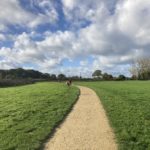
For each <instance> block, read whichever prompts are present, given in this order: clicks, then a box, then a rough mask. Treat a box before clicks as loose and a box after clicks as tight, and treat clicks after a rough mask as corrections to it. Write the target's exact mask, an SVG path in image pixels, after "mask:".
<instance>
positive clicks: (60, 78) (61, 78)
mask: <svg viewBox="0 0 150 150" xmlns="http://www.w3.org/2000/svg"><path fill="white" fill-rule="evenodd" d="M65 79H66V76H65V75H64V74H59V75H58V80H59V81H63V80H65Z"/></svg>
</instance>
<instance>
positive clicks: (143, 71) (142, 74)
mask: <svg viewBox="0 0 150 150" xmlns="http://www.w3.org/2000/svg"><path fill="white" fill-rule="evenodd" d="M129 71H130V73H131V74H132V78H134V79H140V80H148V79H150V58H148V57H143V58H139V59H136V60H135V61H134V63H133V64H132V66H131V68H130V70H129Z"/></svg>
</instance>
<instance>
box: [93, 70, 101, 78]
mask: <svg viewBox="0 0 150 150" xmlns="http://www.w3.org/2000/svg"><path fill="white" fill-rule="evenodd" d="M92 77H93V78H98V79H101V78H102V71H101V70H95V71H94V72H93V74H92Z"/></svg>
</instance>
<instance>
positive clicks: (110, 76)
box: [103, 73, 113, 80]
mask: <svg viewBox="0 0 150 150" xmlns="http://www.w3.org/2000/svg"><path fill="white" fill-rule="evenodd" d="M112 79H113V76H112V75H111V74H108V73H104V74H103V80H112Z"/></svg>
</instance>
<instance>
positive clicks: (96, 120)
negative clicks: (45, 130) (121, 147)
mask: <svg viewBox="0 0 150 150" xmlns="http://www.w3.org/2000/svg"><path fill="white" fill-rule="evenodd" d="M79 88H80V92H81V95H80V97H79V100H78V101H77V103H76V104H75V106H74V108H73V110H72V111H71V113H70V114H69V115H68V117H67V118H66V120H65V121H64V123H63V124H62V125H61V126H60V128H58V129H57V130H56V132H55V134H54V136H53V137H52V138H51V139H50V140H49V141H48V142H47V143H46V145H45V150H117V144H116V142H115V139H114V134H113V132H112V129H111V128H110V126H109V123H108V120H107V117H106V114H105V111H104V109H103V106H102V104H101V102H100V100H99V98H98V96H97V95H96V93H95V92H94V91H93V90H91V89H89V88H87V87H81V86H79Z"/></svg>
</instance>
